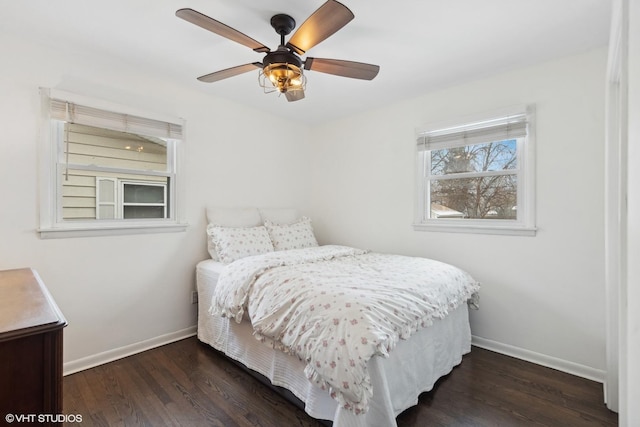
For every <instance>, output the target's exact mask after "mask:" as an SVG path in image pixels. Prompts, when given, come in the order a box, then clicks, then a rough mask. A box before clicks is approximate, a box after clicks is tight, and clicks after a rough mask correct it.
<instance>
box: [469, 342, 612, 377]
mask: <svg viewBox="0 0 640 427" xmlns="http://www.w3.org/2000/svg"><path fill="white" fill-rule="evenodd" d="M471 344H472V345H474V346H476V347H480V348H484V349H486V350H491V351H495V352H496V353H501V354H506V355H507V356H511V357H515V358H516V359H522V360H525V361H527V362H531V363H535V364H538V365H542V366H546V367H547V368H552V369H556V370H558V371H562V372H566V373H568V374H571V375H575V376H578V377H582V378H586V379H589V380H592V381H596V382H599V383H604V381H605V378H606V376H605V371H603V370H601V369H595V368H591V367H589V366H585V365H581V364H579V363H574V362H569V361H568V360H563V359H558V358H556V357H552V356H547V355H546V354H541V353H536V352H535V351H531V350H525V349H524V348H520V347H514V346H512V345H509V344H503V343H500V342H497V341H492V340H489V339H486V338H482V337H477V336H475V335H474V336H472V337H471Z"/></svg>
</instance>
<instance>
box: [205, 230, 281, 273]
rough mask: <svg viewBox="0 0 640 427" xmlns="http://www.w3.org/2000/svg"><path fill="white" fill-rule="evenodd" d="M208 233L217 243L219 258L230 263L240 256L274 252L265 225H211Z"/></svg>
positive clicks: (225, 262)
mask: <svg viewBox="0 0 640 427" xmlns="http://www.w3.org/2000/svg"><path fill="white" fill-rule="evenodd" d="M207 234H208V235H209V237H211V241H212V242H213V244H214V245H215V248H216V253H217V254H218V258H219V259H220V261H221V262H222V263H224V264H229V263H231V262H233V261H235V260H238V259H240V258H245V257H248V256H253V255H260V254H266V253H267V252H273V244H272V243H271V238H270V237H269V233H268V232H267V229H266V228H265V227H264V226H262V225H261V226H258V227H220V226H218V225H209V226H208V227H207Z"/></svg>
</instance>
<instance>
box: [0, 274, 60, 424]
mask: <svg viewBox="0 0 640 427" xmlns="http://www.w3.org/2000/svg"><path fill="white" fill-rule="evenodd" d="M66 325H67V321H66V320H65V318H64V316H63V315H62V313H61V312H60V309H59V308H58V306H57V305H56V303H55V301H54V300H53V298H52V297H51V294H49V291H48V290H47V288H46V287H45V286H44V284H43V283H42V280H41V279H40V277H39V276H38V274H37V273H36V272H35V271H34V270H32V269H30V268H24V269H18V270H4V271H0V383H1V386H0V417H5V416H6V415H7V414H13V415H21V414H23V415H29V414H62V329H63V328H64V327H65V326H66ZM44 424H45V425H47V424H50V425H51V424H52V423H44ZM40 425H42V424H40ZM53 425H57V424H55V423H53Z"/></svg>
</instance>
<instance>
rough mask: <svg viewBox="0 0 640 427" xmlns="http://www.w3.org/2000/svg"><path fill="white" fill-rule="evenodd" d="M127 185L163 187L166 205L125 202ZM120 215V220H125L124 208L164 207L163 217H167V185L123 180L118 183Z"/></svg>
mask: <svg viewBox="0 0 640 427" xmlns="http://www.w3.org/2000/svg"><path fill="white" fill-rule="evenodd" d="M125 185H144V186H147V187H162V189H163V192H164V203H127V202H125V201H124V186H125ZM118 195H119V198H118V213H119V216H120V218H124V208H125V207H126V206H162V207H163V208H164V209H163V216H164V217H165V218H166V216H167V184H164V183H159V182H158V183H155V182H148V181H135V180H131V179H121V180H119V182H118Z"/></svg>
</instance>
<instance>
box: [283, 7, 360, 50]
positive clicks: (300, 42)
mask: <svg viewBox="0 0 640 427" xmlns="http://www.w3.org/2000/svg"><path fill="white" fill-rule="evenodd" d="M353 18H354V15H353V13H352V12H351V11H350V10H349V8H347V7H346V6H345V5H343V4H342V3H338V2H337V1H335V0H328V1H327V2H326V3H325V4H323V5H322V6H320V8H319V9H318V10H316V11H315V12H313V14H311V16H310V17H308V18H307V20H306V21H304V23H303V24H302V25H301V26H300V28H298V29H297V30H296V32H295V33H294V34H293V36H292V37H291V39H290V40H289V43H287V47H288V48H290V49H292V50H294V51H295V52H296V53H297V54H298V55H302V54H304V53H305V52H306V51H308V50H309V49H311V48H312V47H313V46H315V45H317V44H318V43H320V42H321V41H323V40H325V39H326V38H327V37H329V36H331V35H332V34H334V33H335V32H336V31H338V30H339V29H340V28H342V27H344V26H345V25H347V23H348V22H349V21H351V20H352V19H353Z"/></svg>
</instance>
